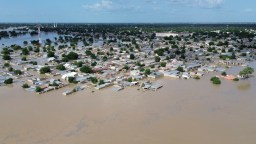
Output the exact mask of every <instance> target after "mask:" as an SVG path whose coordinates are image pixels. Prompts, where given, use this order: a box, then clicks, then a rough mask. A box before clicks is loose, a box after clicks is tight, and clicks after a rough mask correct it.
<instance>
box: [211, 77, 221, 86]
mask: <svg viewBox="0 0 256 144" xmlns="http://www.w3.org/2000/svg"><path fill="white" fill-rule="evenodd" d="M211 81H212V83H213V84H216V85H219V84H221V80H220V78H218V77H212V78H211Z"/></svg>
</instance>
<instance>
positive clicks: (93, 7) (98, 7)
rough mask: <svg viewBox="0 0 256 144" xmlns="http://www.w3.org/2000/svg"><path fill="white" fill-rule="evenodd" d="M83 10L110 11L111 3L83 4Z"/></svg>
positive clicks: (106, 0) (105, 0)
mask: <svg viewBox="0 0 256 144" xmlns="http://www.w3.org/2000/svg"><path fill="white" fill-rule="evenodd" d="M83 7H84V8H86V9H90V10H97V11H98V10H104V9H107V10H110V9H112V8H113V2H112V1H111V0H101V1H99V2H97V3H94V4H85V5H83Z"/></svg>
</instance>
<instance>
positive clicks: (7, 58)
mask: <svg viewBox="0 0 256 144" xmlns="http://www.w3.org/2000/svg"><path fill="white" fill-rule="evenodd" d="M3 60H11V57H10V55H3Z"/></svg>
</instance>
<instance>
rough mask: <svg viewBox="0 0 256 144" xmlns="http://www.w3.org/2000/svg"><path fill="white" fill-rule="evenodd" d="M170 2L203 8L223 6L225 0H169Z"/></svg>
mask: <svg viewBox="0 0 256 144" xmlns="http://www.w3.org/2000/svg"><path fill="white" fill-rule="evenodd" d="M169 3H170V4H175V5H186V6H196V7H203V8H217V7H220V6H221V4H222V3H223V0H169Z"/></svg>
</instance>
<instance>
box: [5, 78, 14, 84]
mask: <svg viewBox="0 0 256 144" xmlns="http://www.w3.org/2000/svg"><path fill="white" fill-rule="evenodd" d="M4 83H5V84H12V83H13V79H12V78H9V79H6V80H5V81H4Z"/></svg>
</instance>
